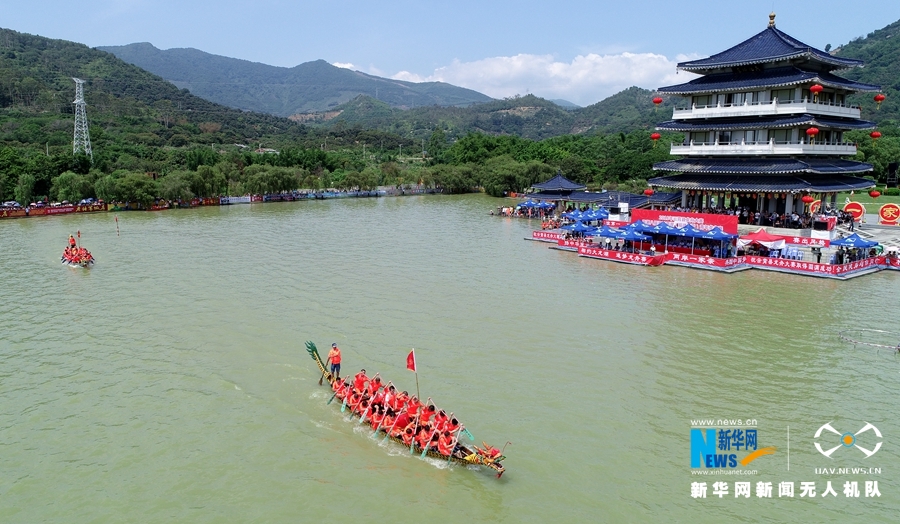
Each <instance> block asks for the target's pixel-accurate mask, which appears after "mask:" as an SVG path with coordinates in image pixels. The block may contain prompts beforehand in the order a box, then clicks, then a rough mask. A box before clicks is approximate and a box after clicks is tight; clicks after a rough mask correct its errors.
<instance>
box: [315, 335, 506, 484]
mask: <svg viewBox="0 0 900 524" xmlns="http://www.w3.org/2000/svg"><path fill="white" fill-rule="evenodd" d="M306 351H307V352H308V353H309V356H310V357H311V358H312V359H313V361H315V363H316V365H317V366H318V367H319V371H320V372H321V373H322V376H323V377H324V379H325V380H327V381H328V384H330V385H332V384H333V383H334V381H335V377H334V375H332V374H331V372H330V371H328V369H327V368H326V367H325V362H324V361H322V357H320V356H319V351H318V349H317V348H316V345H315V344H314V343H313V342H310V341H307V342H306ZM376 433H377V434H379V435H383V436H387V437H388V438H389V439H391V440H393V441H394V442H396V443H398V444H400V445H401V446H404V447H407V448H408V447H409V444H405V443H404V442H403V440H402V439H401V438H400V437H394V436H389V435H387V430H385V429H379V430H378V431H377V432H376ZM470 438H471V435H470ZM482 444H483V445H484V447H485V449H486V450H494V451H495V453H493V454H491V453H490V452H489V451H485V450H482V449H480V448H478V446H472V447H469V446H466V445H464V444H463V443H462V442H461V441H459V440H457V443H456V447H455V448H454V450H453V453H452V454H451V455H450V456H449V457H448V456H447V455H442V454H440V453H438V452H437V451H436V450H434V449H430V448H429V449H428V451H426V452H425V455H427V456H429V457H431V458H434V459H438V460H444V461H447V460H449V461H450V462H454V463H456V464H461V465H464V466H472V465H475V466H484V467H486V468H488V469H491V470H493V471H494V472H496V473H497V478H500V476H501V475H503V472H504V471H506V468H504V467H503V465H502V464H501V462H502V461H503V460H504V459H506V457H505V456H504V455H503V454H502V452H497V450H496V449H495V448H492V447H491V446H489V445H488V444H487V443H486V442H482ZM472 448H474V449H472ZM412 451H413V453H418V454H420V455H421V454H422V451H423V450H422V448H420V447H419V446H418V445H417V444H413V447H412Z"/></svg>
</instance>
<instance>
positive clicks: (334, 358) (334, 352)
mask: <svg viewBox="0 0 900 524" xmlns="http://www.w3.org/2000/svg"><path fill="white" fill-rule="evenodd" d="M328 362H331V374H332V375H334V378H335V379H340V378H341V348H339V347H338V346H337V344H336V343H335V344H332V345H331V351H329V352H328Z"/></svg>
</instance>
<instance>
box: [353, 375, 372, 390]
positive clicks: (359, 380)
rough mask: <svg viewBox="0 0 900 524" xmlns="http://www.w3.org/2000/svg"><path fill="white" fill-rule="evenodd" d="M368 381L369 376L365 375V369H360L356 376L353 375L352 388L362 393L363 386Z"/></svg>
mask: <svg viewBox="0 0 900 524" xmlns="http://www.w3.org/2000/svg"><path fill="white" fill-rule="evenodd" d="M368 381H369V377H367V376H366V370H365V369H361V370H360V371H359V373H357V374H356V376H354V377H353V389H354V390H355V391H356V392H357V393H362V392H363V390H364V388H365V387H366V382H368Z"/></svg>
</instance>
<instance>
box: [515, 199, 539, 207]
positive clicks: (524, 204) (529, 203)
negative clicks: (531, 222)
mask: <svg viewBox="0 0 900 524" xmlns="http://www.w3.org/2000/svg"><path fill="white" fill-rule="evenodd" d="M538 205H539V204H538V203H537V202H535V201H534V200H526V201H525V202H522V203H521V204H519V207H524V208H526V209H528V208H533V207H538Z"/></svg>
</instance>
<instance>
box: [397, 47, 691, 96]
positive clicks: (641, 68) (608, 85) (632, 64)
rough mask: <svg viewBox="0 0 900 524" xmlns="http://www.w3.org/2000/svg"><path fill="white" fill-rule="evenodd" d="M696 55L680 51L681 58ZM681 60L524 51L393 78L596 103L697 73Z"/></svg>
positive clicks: (498, 93)
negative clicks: (682, 68)
mask: <svg viewBox="0 0 900 524" xmlns="http://www.w3.org/2000/svg"><path fill="white" fill-rule="evenodd" d="M691 58H693V57H687V56H679V57H677V61H683V60H689V59H691ZM676 63H677V62H676V61H672V60H669V59H668V58H666V57H665V56H663V55H658V54H654V53H618V54H606V55H598V54H594V53H590V54H586V55H579V56H576V57H575V58H574V59H573V60H572V61H571V62H560V61H556V60H554V58H553V56H552V55H530V54H518V55H515V56H498V57H492V58H485V59H482V60H476V61H474V62H460V61H458V60H454V61H453V63H452V64H450V65H448V66H444V67H440V68H438V69H435V71H434V73H433V74H431V75H428V76H422V75H418V74H415V73H411V72H409V71H400V72H399V73H396V74H395V75H392V77H391V78H394V79H397V80H407V81H411V82H436V81H439V82H447V83H450V84H453V85H457V86H460V87H467V88H469V89H474V90H476V91H480V92H482V93H484V94H486V95H489V96H492V97H495V98H503V97H507V96H512V95H516V94H520V95H524V94H527V93H533V94H535V95H537V96H540V97H542V98H547V99H553V98H562V99H565V100H569V101H570V102H574V103H576V104H579V105H590V104H593V103H596V102H599V101H600V100H603V99H604V98H606V97H608V96H610V95H614V94H616V93H618V92H619V91H621V90H623V89H627V88H629V87H631V86H635V85H636V86H638V87H643V88H645V89H651V90H652V89H656V88H658V87H661V86H665V85H671V84H680V83H683V82H687V81H689V80H691V79H692V78H694V75H691V74H688V73H684V72H680V73H678V74H677V76H676V71H675V64H676Z"/></svg>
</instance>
